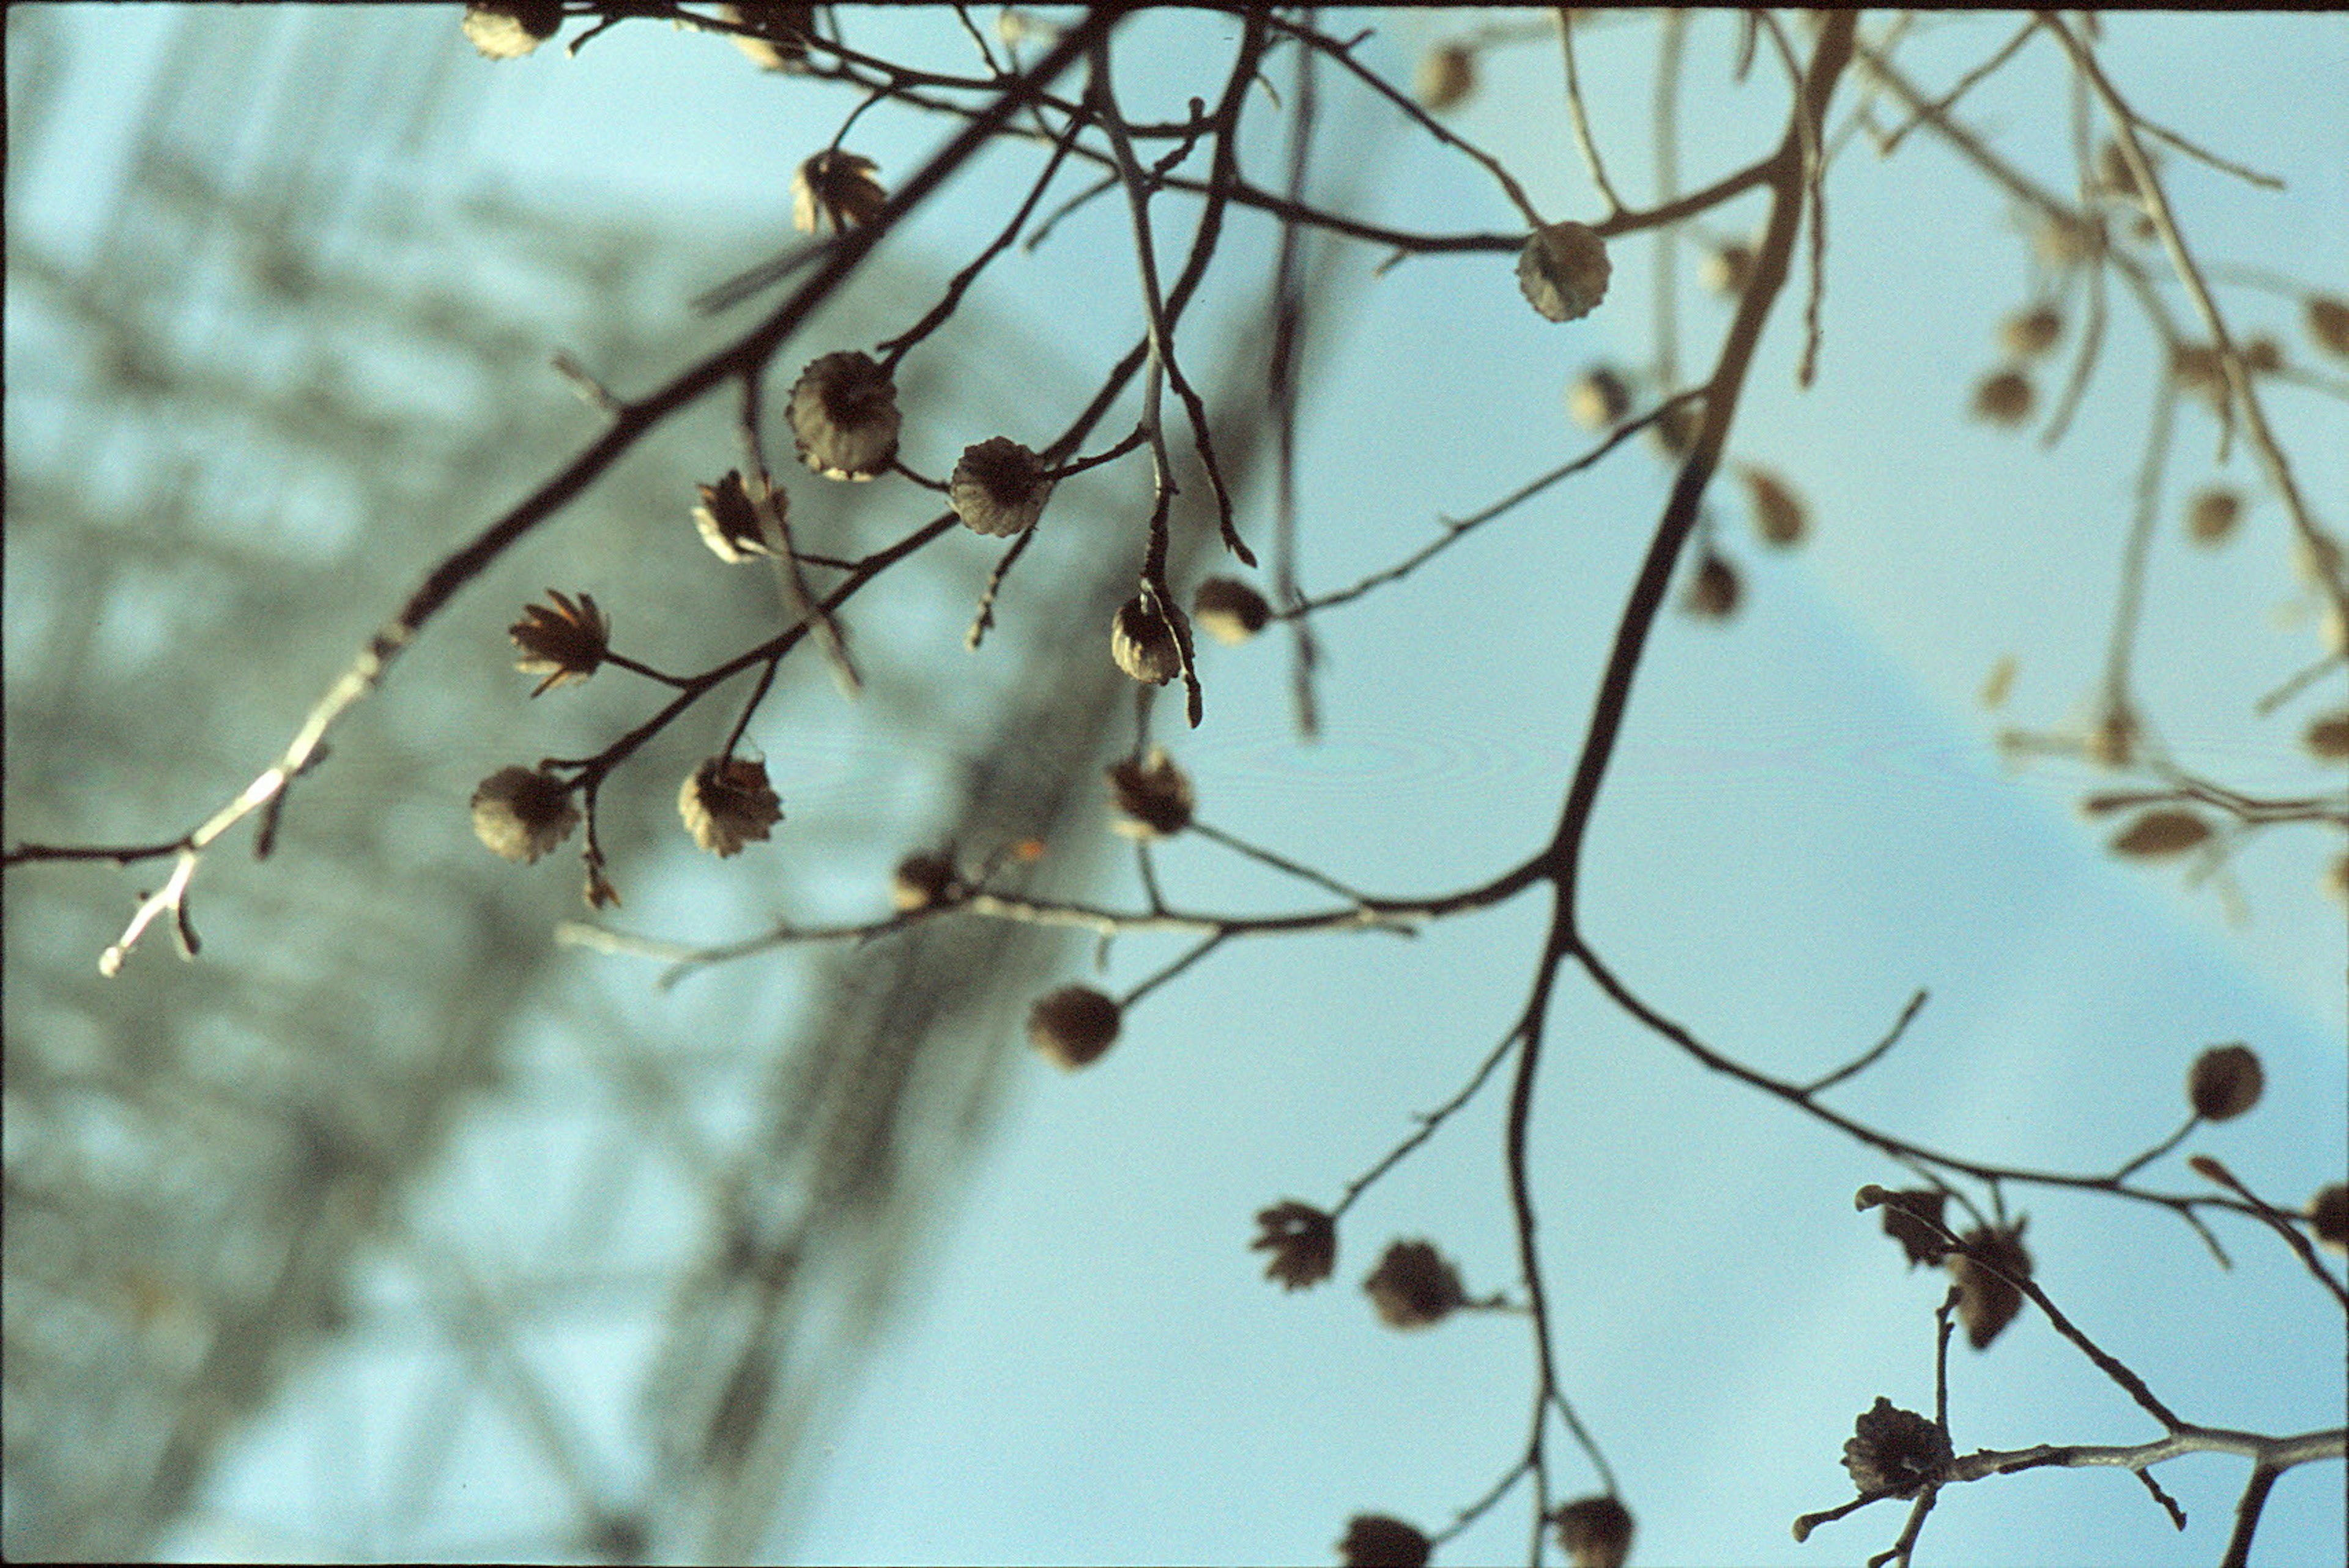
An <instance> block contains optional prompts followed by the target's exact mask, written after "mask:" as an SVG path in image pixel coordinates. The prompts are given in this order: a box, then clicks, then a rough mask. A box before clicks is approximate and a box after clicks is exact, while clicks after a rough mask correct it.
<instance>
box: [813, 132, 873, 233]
mask: <svg viewBox="0 0 2349 1568" xmlns="http://www.w3.org/2000/svg"><path fill="white" fill-rule="evenodd" d="M878 168H880V165H879V164H877V163H875V162H874V161H873V160H871V159H870V158H859V157H858V156H857V155H856V154H855V153H854V152H843V151H841V150H840V149H839V148H836V147H830V148H826V149H825V150H824V151H822V152H819V153H817V154H816V155H815V156H814V157H812V158H811V159H809V160H808V161H806V162H804V163H802V164H801V165H800V167H799V172H798V173H796V174H794V175H792V227H793V228H795V229H797V230H799V232H800V233H802V234H814V233H816V232H817V231H818V230H820V229H821V228H822V227H823V225H824V224H825V223H830V224H831V225H832V227H833V232H834V233H838V232H839V231H840V230H842V229H853V228H859V227H862V226H863V225H864V224H866V223H871V222H872V221H873V220H874V218H876V217H878V216H880V214H881V209H882V208H884V207H885V206H887V205H888V204H889V192H887V191H886V190H885V189H883V188H882V185H881V182H880V181H878V180H875V179H874V178H873V172H874V170H876V169H878Z"/></svg>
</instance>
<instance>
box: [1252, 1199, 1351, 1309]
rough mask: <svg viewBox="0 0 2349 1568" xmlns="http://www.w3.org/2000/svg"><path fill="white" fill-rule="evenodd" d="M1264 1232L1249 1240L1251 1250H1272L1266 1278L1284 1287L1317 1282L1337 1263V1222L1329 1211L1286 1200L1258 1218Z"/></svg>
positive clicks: (1286, 1288) (1292, 1287) (1266, 1269)
mask: <svg viewBox="0 0 2349 1568" xmlns="http://www.w3.org/2000/svg"><path fill="white" fill-rule="evenodd" d="M1256 1222H1257V1225H1259V1226H1260V1227H1262V1228H1263V1231H1264V1234H1262V1235H1261V1236H1258V1237H1257V1239H1256V1240H1255V1241H1251V1242H1249V1243H1248V1251H1252V1252H1270V1253H1271V1254H1272V1261H1271V1262H1268V1263H1267V1264H1265V1266H1264V1277H1265V1278H1266V1279H1268V1280H1278V1281H1279V1282H1280V1283H1281V1287H1282V1288H1283V1289H1284V1290H1291V1291H1301V1290H1304V1289H1305V1288H1306V1287H1308V1286H1309V1285H1318V1284H1319V1283H1320V1282H1322V1281H1323V1280H1326V1279H1328V1278H1329V1277H1330V1271H1331V1270H1333V1269H1335V1268H1336V1267H1337V1266H1338V1225H1337V1221H1336V1220H1332V1219H1331V1218H1330V1216H1329V1215H1328V1214H1326V1213H1324V1212H1322V1211H1321V1210H1319V1209H1316V1208H1314V1207H1313V1206H1312V1205H1311V1204H1309V1203H1299V1201H1298V1200H1297V1199H1294V1198H1287V1199H1282V1200H1281V1201H1279V1202H1278V1203H1276V1204H1274V1205H1273V1206H1272V1207H1271V1208H1269V1209H1267V1210H1262V1211H1260V1212H1259V1213H1258V1214H1257V1217H1256Z"/></svg>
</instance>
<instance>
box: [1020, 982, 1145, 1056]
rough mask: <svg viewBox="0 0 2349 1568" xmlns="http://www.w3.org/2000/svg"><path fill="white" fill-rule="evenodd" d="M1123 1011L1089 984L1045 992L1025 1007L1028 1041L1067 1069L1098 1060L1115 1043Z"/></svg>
mask: <svg viewBox="0 0 2349 1568" xmlns="http://www.w3.org/2000/svg"><path fill="white" fill-rule="evenodd" d="M1121 1022H1122V1014H1121V1012H1120V1010H1119V1008H1118V1005H1117V1003H1116V1002H1113V1001H1112V1000H1111V999H1110V998H1109V997H1107V996H1105V995H1103V994H1102V992H1098V991H1095V990H1094V989H1093V988H1092V986H1089V985H1064V986H1062V987H1061V988H1060V989H1059V990H1058V991H1048V992H1045V993H1044V994H1043V995H1042V996H1040V997H1038V998H1037V999H1036V1004H1035V1005H1034V1006H1033V1007H1030V1009H1029V1010H1028V1043H1029V1044H1031V1045H1033V1046H1035V1047H1036V1049H1037V1050H1039V1051H1040V1052H1042V1053H1043V1054H1045V1055H1046V1056H1047V1057H1049V1058H1050V1060H1051V1061H1052V1062H1053V1064H1055V1065H1058V1066H1061V1067H1064V1068H1066V1069H1068V1070H1069V1071H1070V1072H1074V1071H1076V1070H1077V1069H1078V1068H1079V1067H1083V1066H1089V1065H1091V1064H1092V1063H1094V1062H1098V1061H1099V1060H1101V1057H1102V1053H1103V1052H1105V1051H1107V1050H1108V1049H1109V1048H1110V1046H1111V1045H1112V1044H1115V1043H1116V1040H1117V1031H1118V1025H1119V1023H1121Z"/></svg>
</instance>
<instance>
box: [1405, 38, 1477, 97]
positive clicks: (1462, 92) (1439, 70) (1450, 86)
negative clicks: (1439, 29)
mask: <svg viewBox="0 0 2349 1568" xmlns="http://www.w3.org/2000/svg"><path fill="white" fill-rule="evenodd" d="M1411 88H1412V93H1413V97H1415V98H1417V99H1419V101H1420V106H1421V107H1422V108H1423V109H1435V110H1437V111H1439V112H1441V111H1442V110H1444V109H1454V108H1457V107H1458V106H1459V105H1461V104H1463V103H1465V102H1467V101H1468V95H1469V94H1471V93H1473V92H1475V90H1476V56H1475V51H1473V50H1471V49H1469V48H1468V47H1465V46H1464V45H1460V44H1438V45H1436V46H1435V47H1433V48H1432V49H1430V50H1428V51H1427V53H1425V54H1423V55H1422V56H1420V57H1419V68H1418V69H1417V70H1415V71H1413V73H1412V81H1411Z"/></svg>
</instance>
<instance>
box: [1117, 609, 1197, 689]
mask: <svg viewBox="0 0 2349 1568" xmlns="http://www.w3.org/2000/svg"><path fill="white" fill-rule="evenodd" d="M1155 599H1156V596H1155V595H1154V596H1152V599H1151V600H1150V601H1148V602H1145V601H1144V600H1143V597H1141V596H1140V595H1138V594H1137V595H1135V596H1134V597H1133V598H1130V599H1128V600H1126V601H1125V602H1124V603H1123V604H1122V605H1120V606H1118V607H1117V615H1116V617H1115V618H1113V619H1112V620H1111V622H1110V628H1109V653H1110V657H1111V658H1112V659H1115V660H1116V661H1117V667H1118V668H1119V669H1120V670H1124V671H1125V672H1126V673H1127V674H1128V675H1130V676H1132V677H1133V679H1134V680H1140V681H1143V682H1144V683H1146V684H1148V685H1152V686H1164V685H1165V684H1166V683H1167V682H1168V681H1169V680H1174V677H1176V676H1177V675H1180V674H1181V673H1182V672H1183V649H1182V645H1181V644H1180V643H1178V642H1177V641H1176V640H1175V638H1174V628H1173V627H1172V626H1171V625H1169V624H1168V617H1169V616H1175V615H1180V614H1182V613H1183V612H1182V611H1180V610H1178V609H1175V608H1174V607H1173V606H1171V605H1166V606H1159V605H1156V604H1155ZM1162 611H1163V612H1164V613H1161V612H1162Z"/></svg>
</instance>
